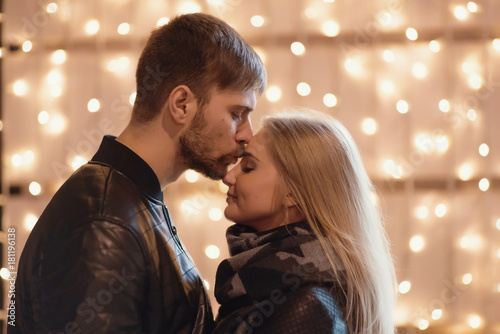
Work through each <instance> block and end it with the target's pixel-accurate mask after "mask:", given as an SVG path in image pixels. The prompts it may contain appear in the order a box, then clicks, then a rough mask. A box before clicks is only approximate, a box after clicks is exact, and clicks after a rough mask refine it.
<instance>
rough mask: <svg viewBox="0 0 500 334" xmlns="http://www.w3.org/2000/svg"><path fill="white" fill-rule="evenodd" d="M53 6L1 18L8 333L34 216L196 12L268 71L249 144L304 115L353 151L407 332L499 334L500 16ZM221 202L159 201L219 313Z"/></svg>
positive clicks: (180, 3)
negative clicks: (335, 123) (373, 204)
mask: <svg viewBox="0 0 500 334" xmlns="http://www.w3.org/2000/svg"><path fill="white" fill-rule="evenodd" d="M51 1H52V0H3V1H2V6H3V9H2V14H1V16H0V19H1V21H0V22H1V26H2V36H1V38H2V46H1V49H0V51H1V63H2V66H1V71H2V72H1V73H2V97H1V101H2V103H1V123H0V130H1V132H0V135H1V143H2V146H1V152H2V153H1V160H2V164H1V168H2V189H1V190H2V195H1V197H0V199H1V200H0V205H1V208H2V212H1V214H2V221H1V231H2V232H1V233H0V237H1V239H0V241H1V242H2V244H3V247H2V249H3V252H2V254H3V255H2V262H1V267H2V269H1V271H0V275H1V277H2V278H4V284H3V291H2V297H1V298H0V299H1V301H2V302H3V303H2V307H1V311H0V316H1V318H2V319H4V321H5V320H6V319H7V315H8V309H7V307H8V300H9V299H8V295H9V290H10V281H9V278H10V277H14V276H15V262H16V261H17V260H18V257H19V255H20V253H21V250H22V247H23V245H24V243H25V240H26V238H27V236H28V234H29V233H30V230H31V229H32V228H33V226H34V224H35V223H36V220H37V218H38V216H39V215H40V214H41V212H42V211H43V209H44V207H45V206H46V204H47V203H48V201H49V200H50V198H51V196H52V195H53V194H54V192H55V191H56V190H57V188H58V187H59V186H60V185H61V184H62V182H63V181H64V180H65V179H66V178H67V177H68V176H69V175H70V174H71V173H72V172H73V171H74V170H75V169H77V168H78V167H79V166H80V165H81V164H83V163H85V162H86V161H88V160H89V159H90V158H91V157H92V155H93V153H94V152H95V151H96V149H97V147H98V145H99V143H100V141H101V138H102V136H103V135H104V134H112V135H118V134H119V133H120V132H121V131H122V130H123V128H124V127H125V125H126V124H127V122H128V119H129V116H130V112H131V103H133V99H134V91H135V81H134V73H135V66H136V63H137V60H138V57H139V55H140V52H141V50H142V47H143V46H144V44H145V41H146V39H147V37H148V36H149V33H150V32H151V30H152V29H154V28H155V27H156V26H158V25H162V24H164V23H165V22H168V20H169V18H171V17H173V16H175V15H177V14H180V13H187V12H196V11H202V12H206V13H210V14H213V15H215V16H218V17H220V18H222V19H224V20H226V21H227V22H228V23H230V24H231V25H232V26H233V27H234V28H235V29H236V30H237V31H239V32H240V34H241V35H242V36H243V37H244V38H245V39H247V41H248V42H249V43H250V44H251V45H252V46H253V47H255V49H256V50H257V51H258V53H259V54H260V55H261V57H262V59H263V61H264V63H265V65H266V67H267V71H268V88H267V90H266V92H265V93H264V95H263V96H262V97H261V98H260V100H259V101H258V104H257V109H256V110H255V111H254V112H253V113H252V122H253V124H254V129H255V130H258V128H259V126H260V125H259V120H260V118H261V117H262V116H264V115H268V114H272V113H277V112H282V111H284V110H286V109H289V108H311V109H315V110H319V111H322V112H325V113H328V114H330V115H332V116H334V117H336V118H337V119H339V120H340V121H341V122H342V123H343V124H344V125H345V126H346V127H347V128H348V129H349V131H350V132H351V134H352V135H353V137H354V139H355V140H356V142H357V144H358V146H359V148H360V151H361V155H362V157H363V160H364V163H365V166H366V169H367V171H368V174H369V175H370V177H371V178H372V180H373V182H374V183H375V185H376V186H377V192H376V193H374V194H373V200H374V201H377V202H378V203H379V204H380V206H381V208H382V210H383V213H384V218H385V222H386V230H387V233H388V235H389V238H390V242H391V247H392V251H393V254H394V260H395V264H396V268H397V277H398V282H399V299H398V305H397V309H396V311H395V313H394V319H395V322H396V324H397V325H398V327H400V328H401V329H402V330H404V331H403V332H405V333H420V332H425V333H500V154H499V152H500V130H499V126H500V110H499V109H500V0H483V1H481V0H477V1H465V0H251V1H250V0H197V1H195V0H143V1H132V0H53V1H52V2H51ZM225 193H226V188H225V186H224V185H223V184H222V183H220V182H215V181H210V180H208V179H206V178H204V177H202V176H200V175H198V174H197V173H195V172H192V171H188V172H186V173H185V174H184V175H183V176H182V177H181V178H180V179H179V180H178V181H177V182H176V183H174V184H172V185H170V186H168V187H167V189H166V190H165V203H166V204H167V206H168V207H169V210H170V211H171V215H172V217H173V219H174V223H175V224H176V225H177V228H178V231H179V235H180V237H181V239H182V240H183V242H184V243H185V246H186V247H187V249H188V251H189V252H190V254H191V255H192V257H193V259H194V261H195V263H196V264H197V266H198V268H199V270H200V271H201V273H202V275H203V277H204V279H205V280H206V286H207V288H208V290H209V292H210V294H211V296H212V299H213V305H214V309H215V311H216V310H217V307H218V304H217V302H216V300H215V299H214V298H213V286H214V277H215V272H216V269H217V265H218V264H219V263H220V261H221V260H222V259H224V258H226V257H228V251H227V247H226V242H225V237H224V234H225V230H226V228H227V227H228V226H229V225H230V224H231V223H230V222H228V221H227V220H226V219H225V218H224V217H223V210H224V207H225V197H226V195H225ZM14 230H15V232H14ZM9 231H11V232H12V233H9ZM12 239H14V242H15V251H16V257H12V256H11V255H12V254H9V249H8V243H9V242H11V243H12ZM12 263H14V267H11V266H12ZM75 279H76V278H75Z"/></svg>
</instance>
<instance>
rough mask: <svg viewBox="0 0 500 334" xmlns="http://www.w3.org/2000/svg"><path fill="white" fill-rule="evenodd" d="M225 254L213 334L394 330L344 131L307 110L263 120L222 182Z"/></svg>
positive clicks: (382, 247)
mask: <svg viewBox="0 0 500 334" xmlns="http://www.w3.org/2000/svg"><path fill="white" fill-rule="evenodd" d="M224 182H225V183H226V185H227V186H228V187H229V189H228V193H227V203H228V205H227V207H226V209H225V212H224V213H225V216H226V217H227V218H228V219H229V220H231V221H234V222H235V223H236V224H235V225H233V226H231V227H229V228H228V230H227V234H226V237H227V240H228V244H229V250H230V253H231V257H230V258H229V259H226V260H224V261H223V262H222V263H221V264H220V265H219V268H218V270H217V279H216V286H215V295H216V298H217V300H218V302H219V303H220V304H221V307H220V309H219V315H218V317H217V327H216V329H215V331H214V333H217V334H219V333H279V334H286V333H294V334H298V333H303V334H306V333H314V334H322V333H335V334H338V333H367V334H368V333H369V334H373V333H377V334H389V333H394V325H393V321H392V311H393V306H394V304H395V299H396V294H395V274H394V266H393V262H392V258H391V253H390V250H389V246H388V241H387V238H386V234H385V231H384V228H383V224H382V221H381V216H380V213H379V211H378V209H377V207H376V206H375V205H374V204H373V202H372V200H371V191H372V190H373V186H372V183H371V181H370V180H369V178H368V176H367V174H366V172H365V169H364V167H363V164H362V161H361V157H360V155H359V153H358V150H357V147H356V145H355V143H354V141H353V139H352V138H351V136H350V134H349V133H348V131H347V130H346V129H345V128H344V127H343V126H342V125H341V124H340V123H339V122H338V121H336V120H335V119H333V118H331V117H329V116H326V115H324V114H321V113H318V112H313V111H310V112H308V113H304V112H300V113H298V112H295V113H286V114H281V115H278V116H272V117H268V118H266V119H264V122H263V127H262V129H261V130H260V131H259V132H258V133H257V134H256V135H255V136H254V137H253V138H252V139H251V141H250V143H249V144H248V146H247V149H246V153H245V155H244V156H243V158H242V160H241V162H240V163H239V164H238V165H237V166H236V167H234V168H233V169H232V170H231V171H230V172H229V173H228V174H227V175H226V177H225V178H224Z"/></svg>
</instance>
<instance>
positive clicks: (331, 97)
mask: <svg viewBox="0 0 500 334" xmlns="http://www.w3.org/2000/svg"><path fill="white" fill-rule="evenodd" d="M323 103H324V105H325V106H327V107H329V108H332V107H335V106H336V105H337V97H336V96H335V94H332V93H327V94H325V96H323Z"/></svg>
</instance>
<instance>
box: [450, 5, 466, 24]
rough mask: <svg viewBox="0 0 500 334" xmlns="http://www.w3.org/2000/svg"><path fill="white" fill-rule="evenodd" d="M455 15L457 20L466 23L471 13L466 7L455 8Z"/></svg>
mask: <svg viewBox="0 0 500 334" xmlns="http://www.w3.org/2000/svg"><path fill="white" fill-rule="evenodd" d="M453 15H455V17H456V18H457V20H459V21H464V20H467V18H468V17H469V11H468V10H467V8H465V7H464V6H455V8H454V9H453Z"/></svg>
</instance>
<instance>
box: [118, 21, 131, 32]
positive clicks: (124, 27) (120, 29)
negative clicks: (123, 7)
mask: <svg viewBox="0 0 500 334" xmlns="http://www.w3.org/2000/svg"><path fill="white" fill-rule="evenodd" d="M116 30H117V31H118V33H119V34H120V35H126V34H128V33H129V32H130V24H128V23H127V22H123V23H120V25H119V26H118V29H116Z"/></svg>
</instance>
